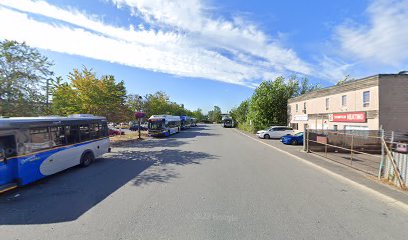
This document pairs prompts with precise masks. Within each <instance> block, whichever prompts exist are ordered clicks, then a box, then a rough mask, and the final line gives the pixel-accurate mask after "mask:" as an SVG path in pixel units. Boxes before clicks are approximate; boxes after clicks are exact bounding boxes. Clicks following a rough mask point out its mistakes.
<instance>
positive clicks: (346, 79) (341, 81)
mask: <svg viewBox="0 0 408 240" xmlns="http://www.w3.org/2000/svg"><path fill="white" fill-rule="evenodd" d="M354 80H355V79H354V78H350V74H348V75H346V76H345V77H344V78H343V79H340V80H339V81H338V82H337V83H336V85H337V86H338V85H343V84H345V83H348V82H351V81H354Z"/></svg>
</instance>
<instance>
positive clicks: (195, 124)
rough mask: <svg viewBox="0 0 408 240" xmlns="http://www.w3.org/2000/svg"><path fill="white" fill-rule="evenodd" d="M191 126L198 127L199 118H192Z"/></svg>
mask: <svg viewBox="0 0 408 240" xmlns="http://www.w3.org/2000/svg"><path fill="white" fill-rule="evenodd" d="M191 126H192V127H197V118H191Z"/></svg>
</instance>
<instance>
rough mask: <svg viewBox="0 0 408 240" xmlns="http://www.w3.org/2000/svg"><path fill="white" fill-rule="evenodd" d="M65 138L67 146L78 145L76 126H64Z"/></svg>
mask: <svg viewBox="0 0 408 240" xmlns="http://www.w3.org/2000/svg"><path fill="white" fill-rule="evenodd" d="M65 137H66V139H67V144H75V143H79V131H78V126H65Z"/></svg>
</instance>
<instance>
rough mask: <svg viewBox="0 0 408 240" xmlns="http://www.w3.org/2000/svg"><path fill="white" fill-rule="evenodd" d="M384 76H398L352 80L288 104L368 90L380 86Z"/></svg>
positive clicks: (292, 99) (307, 94)
mask: <svg viewBox="0 0 408 240" xmlns="http://www.w3.org/2000/svg"><path fill="white" fill-rule="evenodd" d="M383 75H396V74H377V75H374V76H370V77H365V78H361V79H356V80H351V81H348V82H345V83H343V84H341V85H334V86H331V87H327V88H322V89H318V90H315V91H313V92H309V93H306V94H303V95H300V96H298V97H294V98H290V99H289V100H288V103H293V102H299V101H305V100H309V99H313V98H318V97H324V96H329V95H333V94H338V93H342V92H349V91H354V90H358V89H363V88H368V87H372V86H378V80H379V78H380V77H381V76H383Z"/></svg>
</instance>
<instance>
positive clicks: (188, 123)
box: [180, 116, 191, 129]
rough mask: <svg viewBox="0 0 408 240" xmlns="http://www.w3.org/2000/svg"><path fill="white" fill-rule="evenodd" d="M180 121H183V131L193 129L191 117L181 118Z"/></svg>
mask: <svg viewBox="0 0 408 240" xmlns="http://www.w3.org/2000/svg"><path fill="white" fill-rule="evenodd" d="M180 120H181V129H187V128H190V127H191V117H189V116H180Z"/></svg>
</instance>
